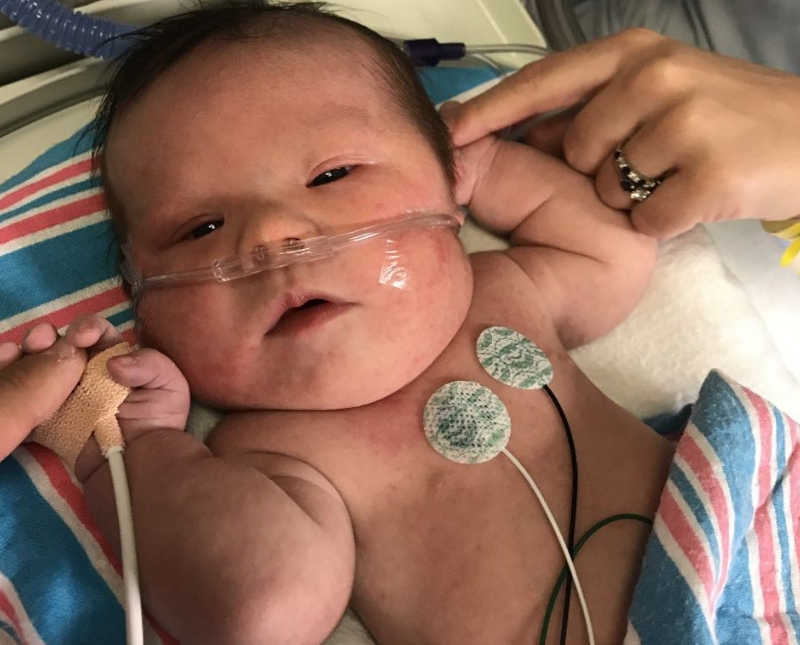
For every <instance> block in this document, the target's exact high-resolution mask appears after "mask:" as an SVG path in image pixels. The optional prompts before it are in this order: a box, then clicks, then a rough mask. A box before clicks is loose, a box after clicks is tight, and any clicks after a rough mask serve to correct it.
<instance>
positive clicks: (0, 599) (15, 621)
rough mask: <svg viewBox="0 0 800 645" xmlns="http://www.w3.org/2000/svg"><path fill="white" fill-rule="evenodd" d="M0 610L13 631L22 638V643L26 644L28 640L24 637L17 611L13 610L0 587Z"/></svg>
mask: <svg viewBox="0 0 800 645" xmlns="http://www.w3.org/2000/svg"><path fill="white" fill-rule="evenodd" d="M0 611H2V612H3V613H4V614H5V615H6V616H8V619H9V620H10V621H11V625H12V626H13V627H14V631H16V632H17V633H16V635H17V636H19V637H20V638H21V639H22V645H28V640H27V639H26V638H25V632H23V631H22V623H20V622H19V617H18V616H17V612H16V611H14V605H12V604H11V601H10V600H9V599H8V596H6V593H5V592H4V591H3V590H2V589H0Z"/></svg>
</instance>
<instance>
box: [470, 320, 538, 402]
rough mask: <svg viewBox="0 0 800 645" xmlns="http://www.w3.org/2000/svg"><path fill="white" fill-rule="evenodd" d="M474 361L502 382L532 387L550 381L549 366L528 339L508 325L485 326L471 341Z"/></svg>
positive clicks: (527, 387)
mask: <svg viewBox="0 0 800 645" xmlns="http://www.w3.org/2000/svg"><path fill="white" fill-rule="evenodd" d="M475 350H476V352H477V354H478V361H480V364H481V365H482V366H483V368H484V369H485V370H486V371H487V372H488V373H489V375H490V376H492V377H493V378H495V379H497V380H498V381H500V382H501V383H504V384H505V385H509V386H511V387H517V388H520V389H522V390H535V389H539V388H542V387H544V386H545V385H547V384H549V383H550V381H551V380H553V366H552V365H551V364H550V361H549V360H548V359H547V356H546V355H545V353H544V352H543V351H542V350H541V349H539V347H537V346H536V344H535V343H534V342H533V341H531V340H530V339H529V338H526V337H525V336H523V335H522V334H520V333H519V332H518V331H514V330H513V329H510V328H509V327H487V328H486V329H484V330H483V331H482V332H481V334H480V336H478V340H477V342H476V343H475Z"/></svg>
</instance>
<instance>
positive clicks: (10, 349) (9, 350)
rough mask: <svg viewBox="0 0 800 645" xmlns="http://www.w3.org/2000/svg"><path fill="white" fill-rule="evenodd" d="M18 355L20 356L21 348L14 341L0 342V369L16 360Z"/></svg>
mask: <svg viewBox="0 0 800 645" xmlns="http://www.w3.org/2000/svg"><path fill="white" fill-rule="evenodd" d="M20 356H22V350H21V349H20V346H19V345H17V344H16V343H13V342H7V343H0V370H2V369H3V368H5V367H8V366H9V365H11V363H14V362H15V361H17V360H18V359H19V357H20Z"/></svg>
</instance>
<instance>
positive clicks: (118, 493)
mask: <svg viewBox="0 0 800 645" xmlns="http://www.w3.org/2000/svg"><path fill="white" fill-rule="evenodd" d="M106 458H107V459H108V465H109V467H110V468H111V483H112V484H113V487H114V501H115V502H116V505H117V519H118V521H119V540H120V544H121V548H122V583H123V586H124V600H125V605H124V606H125V634H126V642H127V645H143V643H144V625H143V624H142V597H141V593H140V592H139V569H138V567H137V564H136V540H135V538H134V532H133V513H132V511H131V492H130V489H129V488H128V476H127V474H126V473H125V461H124V460H123V458H122V446H114V447H113V448H111V449H110V450H109V451H108V452H107V453H106Z"/></svg>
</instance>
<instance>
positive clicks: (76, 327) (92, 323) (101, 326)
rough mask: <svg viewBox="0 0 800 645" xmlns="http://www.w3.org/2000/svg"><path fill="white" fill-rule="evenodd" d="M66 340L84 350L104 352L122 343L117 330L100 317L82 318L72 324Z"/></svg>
mask: <svg viewBox="0 0 800 645" xmlns="http://www.w3.org/2000/svg"><path fill="white" fill-rule="evenodd" d="M65 338H66V339H67V340H68V341H69V342H70V343H72V344H73V345H75V347H80V348H82V349H88V348H90V347H91V348H92V349H95V350H98V351H102V350H104V349H106V348H108V347H112V346H113V345H116V344H117V343H121V342H122V336H121V335H120V333H119V332H118V331H117V329H116V328H115V327H114V325H112V324H111V323H110V322H108V321H107V320H106V319H105V318H101V317H100V316H95V315H89V316H82V317H80V318H78V319H76V320H73V321H72V323H70V326H69V328H68V329H67V333H66V334H65Z"/></svg>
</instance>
